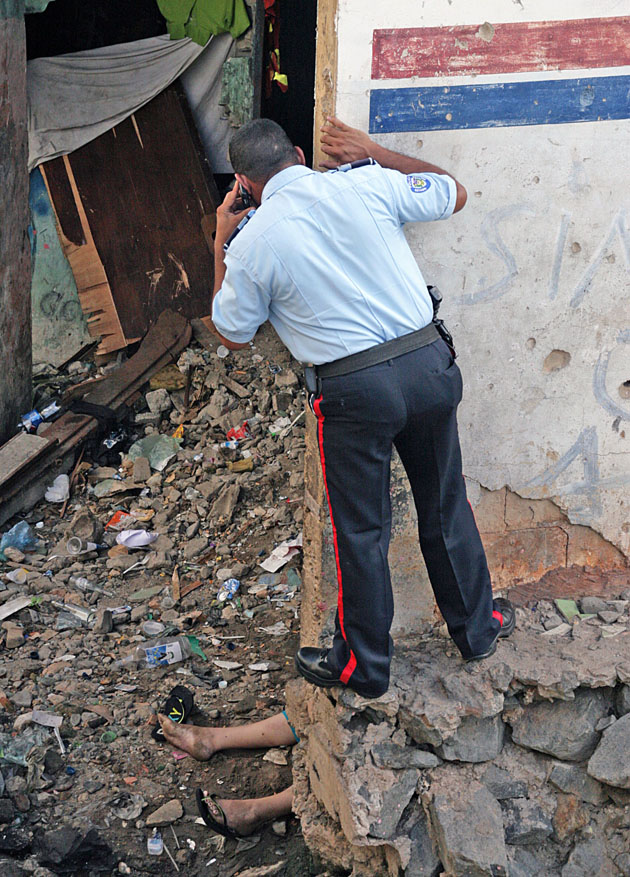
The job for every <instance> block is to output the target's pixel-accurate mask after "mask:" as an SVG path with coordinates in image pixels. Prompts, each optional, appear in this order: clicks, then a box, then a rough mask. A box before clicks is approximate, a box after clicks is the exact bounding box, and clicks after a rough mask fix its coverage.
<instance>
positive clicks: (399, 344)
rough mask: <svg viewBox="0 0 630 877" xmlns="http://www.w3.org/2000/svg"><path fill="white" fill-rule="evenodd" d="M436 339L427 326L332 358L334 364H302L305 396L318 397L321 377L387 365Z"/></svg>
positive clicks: (432, 328)
mask: <svg viewBox="0 0 630 877" xmlns="http://www.w3.org/2000/svg"><path fill="white" fill-rule="evenodd" d="M440 337H442V336H441V334H440V331H439V329H438V327H437V326H436V324H435V323H429V324H428V325H427V326H424V327H423V328H422V329H417V330H416V331H415V332H410V333H409V334H408V335H401V336H400V338H392V340H391V341H384V342H383V343H382V344H376V345H375V346H374V347H369V348H368V349H367V350H361V351H359V353H352V354H350V356H344V357H342V358H341V359H336V360H335V361H334V362H325V363H323V365H306V366H304V376H305V378H306V389H307V391H308V392H309V393H317V394H319V392H320V389H321V388H320V386H319V381H321V379H322V378H336V377H339V376H340V375H349V374H351V373H352V372H356V371H359V370H360V369H362V368H369V367H370V366H371V365H378V364H379V363H381V362H387V360H388V359H394V358H395V357H397V356H403V354H405V353H411V351H412V350H418V348H420V347H426V346H427V345H428V344H433V342H434V341H437V340H438V338H440Z"/></svg>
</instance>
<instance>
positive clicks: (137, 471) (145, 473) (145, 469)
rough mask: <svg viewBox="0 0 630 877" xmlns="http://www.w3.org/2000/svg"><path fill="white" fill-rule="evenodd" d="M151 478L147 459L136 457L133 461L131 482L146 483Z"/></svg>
mask: <svg viewBox="0 0 630 877" xmlns="http://www.w3.org/2000/svg"><path fill="white" fill-rule="evenodd" d="M150 477H151V466H150V465H149V460H148V459H147V457H136V459H135V460H134V461H133V480H134V481H137V482H139V483H143V482H145V481H148V480H149V478H150Z"/></svg>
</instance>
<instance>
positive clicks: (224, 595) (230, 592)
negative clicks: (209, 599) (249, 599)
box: [217, 579, 241, 603]
mask: <svg viewBox="0 0 630 877" xmlns="http://www.w3.org/2000/svg"><path fill="white" fill-rule="evenodd" d="M240 587H241V583H240V582H239V580H238V579H228V580H227V581H226V582H223V585H222V587H221V589H220V590H219V593H218V594H217V600H218V601H219V603H224V602H225V601H226V600H231V599H232V598H233V597H234V595H235V594H236V592H237V591H238V589H239V588H240Z"/></svg>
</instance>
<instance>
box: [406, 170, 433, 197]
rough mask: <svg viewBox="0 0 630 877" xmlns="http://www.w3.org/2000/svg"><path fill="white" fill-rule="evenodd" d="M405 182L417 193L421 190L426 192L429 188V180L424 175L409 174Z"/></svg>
mask: <svg viewBox="0 0 630 877" xmlns="http://www.w3.org/2000/svg"><path fill="white" fill-rule="evenodd" d="M407 182H408V183H409V188H410V189H411V191H412V192H417V193H419V194H421V193H422V192H428V191H429V189H430V188H431V180H427V178H426V177H419V176H417V175H416V174H409V175H408V177H407Z"/></svg>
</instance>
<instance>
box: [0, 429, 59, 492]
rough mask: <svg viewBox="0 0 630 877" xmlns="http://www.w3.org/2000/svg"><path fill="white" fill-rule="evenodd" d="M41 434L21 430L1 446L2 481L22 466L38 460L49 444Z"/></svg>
mask: <svg viewBox="0 0 630 877" xmlns="http://www.w3.org/2000/svg"><path fill="white" fill-rule="evenodd" d="M49 444H50V441H49V439H47V438H44V437H43V436H41V435H31V434H29V433H26V432H20V433H18V434H17V435H14V436H13V438H12V439H9V441H8V442H6V443H5V444H4V445H2V446H1V447H0V481H6V480H8V479H9V478H12V477H13V475H15V473H16V472H18V471H19V470H20V469H21V468H22V466H24V465H26V464H27V463H30V462H32V461H33V460H36V459H37V457H39V455H40V454H42V453H43V452H44V450H45V449H46V448H47V447H48V446H49Z"/></svg>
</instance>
